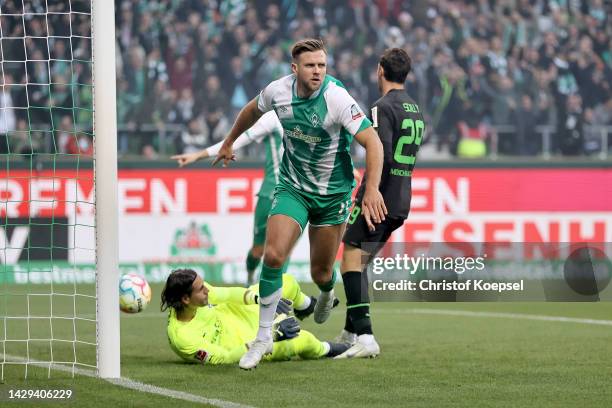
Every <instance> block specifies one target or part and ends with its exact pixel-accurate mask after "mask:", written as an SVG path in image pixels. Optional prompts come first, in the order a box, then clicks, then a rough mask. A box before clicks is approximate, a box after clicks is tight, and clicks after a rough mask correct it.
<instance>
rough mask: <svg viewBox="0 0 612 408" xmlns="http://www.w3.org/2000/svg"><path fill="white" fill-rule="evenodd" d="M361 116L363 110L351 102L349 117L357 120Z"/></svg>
mask: <svg viewBox="0 0 612 408" xmlns="http://www.w3.org/2000/svg"><path fill="white" fill-rule="evenodd" d="M362 116H363V112H362V111H361V109H359V106H357V105H355V104H353V105H351V117H352V118H353V120H357V119H359V118H360V117H362Z"/></svg>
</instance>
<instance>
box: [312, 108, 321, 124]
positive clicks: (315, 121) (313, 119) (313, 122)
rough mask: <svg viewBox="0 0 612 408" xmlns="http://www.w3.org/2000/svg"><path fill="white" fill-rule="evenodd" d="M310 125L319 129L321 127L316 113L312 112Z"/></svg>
mask: <svg viewBox="0 0 612 408" xmlns="http://www.w3.org/2000/svg"><path fill="white" fill-rule="evenodd" d="M310 123H312V126H313V127H319V126H320V125H321V119H320V118H319V115H317V113H316V112H314V113H313V114H312V115H311V116H310Z"/></svg>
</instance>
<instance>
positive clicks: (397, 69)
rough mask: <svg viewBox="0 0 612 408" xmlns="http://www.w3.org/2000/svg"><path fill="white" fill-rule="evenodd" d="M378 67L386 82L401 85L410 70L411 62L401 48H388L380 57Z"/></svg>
mask: <svg viewBox="0 0 612 408" xmlns="http://www.w3.org/2000/svg"><path fill="white" fill-rule="evenodd" d="M379 64H380V66H381V67H382V69H383V72H384V77H385V79H386V80H387V81H390V82H395V83H397V84H403V83H404V82H406V77H407V76H408V74H409V73H410V70H411V69H412V60H411V59H410V56H409V55H408V53H407V52H406V51H405V50H404V49H402V48H389V49H386V50H385V52H383V54H382V55H381V57H380V61H379Z"/></svg>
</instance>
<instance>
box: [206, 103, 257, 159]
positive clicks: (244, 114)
mask: <svg viewBox="0 0 612 408" xmlns="http://www.w3.org/2000/svg"><path fill="white" fill-rule="evenodd" d="M262 115H263V112H261V111H260V110H259V108H258V107H257V98H254V99H252V100H251V101H250V102H249V103H247V104H246V105H245V106H244V108H242V110H241V111H240V113H238V116H237V117H236V121H235V122H234V125H233V126H232V129H231V130H230V132H229V134H228V135H227V137H226V138H225V140H224V141H223V145H221V149H219V153H218V154H217V157H216V158H215V160H214V161H213V163H212V164H213V166H214V165H215V164H217V163H219V162H220V161H223V166H227V165H228V164H229V162H230V161H232V160H234V158H235V157H234V152H233V147H232V146H233V145H234V142H235V141H236V139H238V136H240V135H241V134H243V133H244V132H246V131H247V130H248V129H249V128H250V127H251V126H253V125H254V124H255V122H257V120H258V119H259V118H260V117H261V116H262Z"/></svg>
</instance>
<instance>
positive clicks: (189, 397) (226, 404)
mask: <svg viewBox="0 0 612 408" xmlns="http://www.w3.org/2000/svg"><path fill="white" fill-rule="evenodd" d="M6 357H8V358H10V359H11V360H12V361H11V362H20V361H21V362H23V363H26V362H27V363H28V364H29V365H33V366H36V367H41V368H46V369H48V368H49V363H48V362H44V361H39V360H30V361H27V359H25V358H23V357H18V356H11V355H9V354H6V356H5V358H6ZM51 369H53V370H58V371H64V372H67V373H73V372H74V374H79V375H84V376H86V377H92V378H98V376H97V375H96V372H95V371H94V370H88V369H84V368H79V367H74V369H73V368H72V367H68V366H65V365H62V364H55V363H52V364H51ZM100 380H104V381H107V382H109V383H111V384H113V385H118V386H120V387H123V388H129V389H132V390H135V391H140V392H146V393H149V394H157V395H162V396H164V397H170V398H174V399H179V400H183V401H189V402H198V403H202V404H208V405H212V406H215V407H219V408H253V407H251V406H250V405H243V404H238V403H235V402H231V401H224V400H220V399H216V398H205V397H202V396H200V395H195V394H190V393H188V392H183V391H176V390H172V389H169V388H163V387H158V386H156V385H151V384H146V383H141V382H138V381H134V380H131V379H129V378H125V377H122V378H100Z"/></svg>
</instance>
